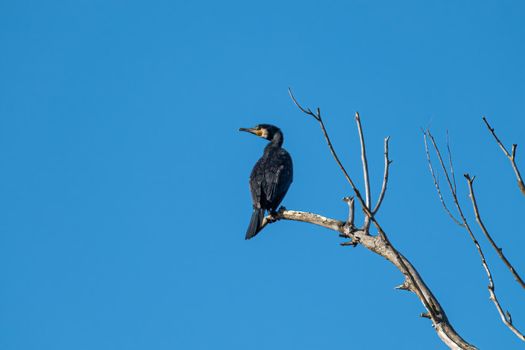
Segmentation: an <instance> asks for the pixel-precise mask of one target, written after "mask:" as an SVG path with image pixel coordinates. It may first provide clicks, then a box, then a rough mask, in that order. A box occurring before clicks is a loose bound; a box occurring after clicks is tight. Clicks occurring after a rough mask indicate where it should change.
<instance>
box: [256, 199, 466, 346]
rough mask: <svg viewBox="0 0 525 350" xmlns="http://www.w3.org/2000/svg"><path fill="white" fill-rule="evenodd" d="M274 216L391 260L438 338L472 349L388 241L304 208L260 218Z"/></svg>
mask: <svg viewBox="0 0 525 350" xmlns="http://www.w3.org/2000/svg"><path fill="white" fill-rule="evenodd" d="M278 220H292V221H301V222H306V223H310V224H314V225H318V226H321V227H324V228H327V229H329V230H332V231H335V232H338V233H339V235H340V236H343V237H347V238H350V239H351V240H352V241H353V242H358V244H360V245H362V246H363V247H365V248H366V249H368V250H370V251H372V252H374V253H376V254H378V255H380V256H382V257H384V258H385V259H387V260H388V261H390V262H391V263H392V264H394V266H396V267H397V268H398V270H399V271H401V273H402V274H403V275H404V276H405V282H404V283H403V284H402V285H400V286H399V287H397V288H398V289H403V290H408V291H411V292H413V293H415V294H416V295H417V297H418V298H419V299H420V300H421V302H422V304H423V306H424V307H425V308H426V310H427V312H426V313H425V314H422V316H425V317H428V318H430V320H431V321H432V325H433V327H434V329H435V330H436V332H437V334H438V336H439V338H440V339H441V340H442V341H443V342H444V343H445V344H446V345H447V346H448V347H449V348H450V349H476V347H475V346H473V345H471V344H469V343H468V342H467V341H465V340H464V339H463V338H462V337H461V336H460V335H459V334H458V333H457V332H456V330H455V329H454V328H453V327H452V325H451V324H450V322H449V320H448V318H447V315H446V314H445V310H443V308H442V307H441V305H440V303H439V301H438V300H437V299H436V297H435V296H434V294H433V293H432V291H431V290H430V289H429V288H428V286H427V285H426V284H425V282H424V281H423V279H422V278H421V276H420V275H419V273H418V272H417V270H416V269H415V268H414V266H413V265H412V263H411V262H410V261H409V260H408V259H406V258H405V257H404V256H403V255H402V254H401V253H399V252H398V251H397V250H396V249H395V248H394V246H393V245H392V244H391V243H390V242H386V241H385V240H383V238H382V237H381V236H379V235H377V236H372V235H369V234H368V233H367V232H366V231H364V230H362V229H356V228H353V227H352V226H351V225H348V224H347V223H345V222H343V221H340V220H336V219H332V218H329V217H325V216H322V215H319V214H314V213H309V212H304V211H296V210H286V209H284V208H281V210H279V211H278V212H277V213H276V214H274V215H272V216H268V217H266V218H265V220H264V222H263V227H264V226H265V225H267V224H269V223H271V222H275V221H278Z"/></svg>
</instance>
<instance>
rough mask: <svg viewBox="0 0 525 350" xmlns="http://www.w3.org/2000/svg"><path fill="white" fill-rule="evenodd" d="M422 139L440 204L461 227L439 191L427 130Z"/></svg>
mask: <svg viewBox="0 0 525 350" xmlns="http://www.w3.org/2000/svg"><path fill="white" fill-rule="evenodd" d="M423 140H424V142H425V153H426V155H427V163H428V167H429V169H430V174H431V175H432V180H434V187H435V188H436V191H437V194H438V196H439V200H440V201H441V205H442V206H443V208H444V209H445V211H446V212H447V214H448V216H450V218H451V219H452V220H453V221H454V222H455V223H456V224H458V225H459V226H461V227H463V224H462V223H461V222H460V221H459V220H458V219H456V217H455V216H454V215H453V214H452V212H451V211H450V209H449V208H448V206H447V204H446V202H445V199H444V198H443V194H442V193H441V186H440V185H439V181H438V179H437V176H436V173H435V172H434V167H433V166H432V160H431V158H430V151H429V150H428V142H427V132H426V131H424V132H423ZM453 192H454V193H456V189H455V188H454V191H453Z"/></svg>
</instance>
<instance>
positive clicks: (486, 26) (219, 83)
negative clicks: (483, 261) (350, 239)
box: [0, 0, 525, 350]
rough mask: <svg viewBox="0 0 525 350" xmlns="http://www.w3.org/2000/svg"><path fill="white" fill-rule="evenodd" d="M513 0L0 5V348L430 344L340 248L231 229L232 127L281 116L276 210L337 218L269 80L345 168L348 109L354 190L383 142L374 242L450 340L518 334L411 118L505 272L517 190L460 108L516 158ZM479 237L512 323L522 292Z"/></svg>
mask: <svg viewBox="0 0 525 350" xmlns="http://www.w3.org/2000/svg"><path fill="white" fill-rule="evenodd" d="M524 17H525V5H523V3H522V2H520V1H470V2H469V1H448V2H446V1H424V2H423V1H395V2H393V1H297V2H282V1H264V2H246V1H237V2H235V1H143V2H136V1H107V0H104V1H24V0H21V1H4V2H2V3H1V4H0V48H1V54H0V180H1V181H0V194H1V196H0V212H1V213H2V214H1V218H0V280H1V282H0V283H1V285H0V329H1V330H2V331H1V332H0V333H1V334H0V348H1V349H6V350H15V349H16V350H19V349H24V350H25V349H53V350H61V349H64V350H66V349H67V350H71V349H99V350H105V349H108V350H109V349H126V350H127V349H232V350H233V349H304V350H306V349H385V348H389V349H444V348H445V346H444V345H443V344H442V343H441V342H440V340H439V339H438V337H437V335H436V334H435V332H434V330H433V329H432V327H431V323H430V321H429V320H427V319H422V318H420V317H418V315H419V313H421V312H422V311H424V310H423V307H422V305H421V303H420V302H419V300H417V299H416V297H415V296H414V295H411V294H409V293H406V292H402V291H396V290H394V286H396V285H398V284H400V283H401V282H402V276H401V274H400V273H399V272H398V271H397V270H396V269H395V268H393V266H392V265H391V264H390V263H388V262H387V261H385V260H384V259H382V258H380V257H378V256H376V255H374V254H371V253H370V252H368V251H367V250H365V249H363V248H362V247H358V248H355V249H352V248H343V247H340V246H339V243H340V242H341V240H340V239H339V238H338V237H337V235H336V234H335V233H333V232H331V231H328V230H325V229H322V228H318V227H313V226H309V225H306V224H300V223H292V222H280V223H278V224H275V225H272V226H270V227H268V228H266V229H265V230H264V231H263V232H262V233H261V234H260V235H259V236H257V237H256V238H255V239H253V240H251V241H245V240H244V234H245V230H246V227H247V225H248V221H249V217H250V214H251V202H250V195H249V190H248V176H249V173H250V171H251V168H252V166H253V164H254V163H255V161H256V160H257V159H258V157H259V156H260V155H261V153H262V149H263V147H264V145H265V142H264V141H263V140H260V139H257V138H256V137H254V136H253V135H249V134H244V133H239V132H238V128H239V127H249V126H253V125H255V124H258V123H274V124H276V125H278V126H280V127H281V128H282V129H283V131H284V134H285V147H286V148H287V149H288V150H289V152H290V153H291V155H292V156H293V159H294V165H295V179H294V183H293V184H292V187H291V188H290V191H289V193H288V195H287V197H286V198H285V200H284V202H283V204H284V205H285V206H286V207H287V208H289V209H297V210H308V211H314V212H318V213H321V214H324V215H327V216H330V217H334V218H340V219H344V218H345V215H346V211H347V208H346V207H345V204H344V203H343V202H342V201H341V198H342V197H343V196H346V195H349V194H351V192H350V189H349V186H348V185H347V184H346V183H345V181H344V179H343V177H342V175H341V174H340V173H339V171H338V168H337V167H336V166H335V164H334V162H333V161H332V159H331V158H330V154H329V152H328V150H327V148H326V146H325V144H324V140H323V139H322V136H321V133H320V130H319V129H318V125H317V124H316V123H315V121H313V120H312V119H308V118H306V117H305V116H303V115H302V114H301V113H300V112H299V111H298V110H297V109H296V108H295V107H294V106H293V104H292V102H291V101H290V99H289V97H288V95H287V88H288V87H289V86H290V87H292V88H293V89H294V91H295V93H296V95H297V97H298V98H299V100H300V101H301V102H302V103H303V104H305V105H307V106H311V107H317V106H320V107H321V108H322V110H323V112H324V117H325V120H326V124H327V128H328V130H329V132H331V134H332V138H333V141H334V145H335V147H336V148H337V149H338V150H339V152H340V153H341V157H342V159H343V161H344V162H345V163H346V164H347V166H348V169H349V170H350V171H351V173H352V175H353V177H354V178H355V179H356V181H357V182H358V183H359V184H361V183H362V182H361V169H360V167H359V146H358V144H359V143H358V139H357V133H356V130H355V126H354V121H353V115H354V113H355V111H359V112H360V113H361V116H362V119H363V123H364V128H365V133H366V137H367V140H368V151H369V162H370V167H371V171H372V184H373V188H372V192H373V195H374V198H376V197H377V195H378V192H379V187H380V183H381V176H382V172H383V168H382V166H383V165H382V164H383V159H382V147H383V138H384V137H385V136H387V135H390V136H391V147H390V150H391V158H392V159H393V160H394V163H393V165H392V168H391V177H390V190H389V192H388V193H387V196H386V199H385V202H384V205H383V208H382V210H381V212H380V215H379V219H380V221H381V223H382V225H383V226H384V228H385V229H386V231H387V233H388V234H389V236H390V238H391V240H392V241H393V243H394V244H395V245H396V246H397V247H398V248H399V249H400V251H401V252H403V254H405V255H406V256H407V257H408V258H409V259H410V260H411V261H412V262H413V263H414V264H415V266H416V267H417V268H418V269H419V272H420V273H421V274H422V276H423V278H424V279H425V281H426V282H427V283H428V284H429V286H430V287H431V288H432V290H433V292H434V293H435V295H436V296H437V297H438V299H439V300H440V302H441V303H442V305H443V307H444V308H445V310H446V311H447V313H448V316H449V318H450V321H451V322H452V324H453V325H454V327H455V328H456V329H457V330H458V332H459V333H460V334H461V335H462V336H464V337H465V339H467V340H468V341H470V342H472V343H474V344H475V345H477V346H479V347H480V348H482V349H496V348H497V349H520V348H523V343H522V342H520V341H519V340H518V339H517V338H516V337H515V336H514V335H513V334H512V333H511V332H510V331H509V330H508V329H507V328H505V327H504V326H503V324H502V323H501V321H500V320H499V316H498V315H497V312H496V310H495V308H494V306H493V304H492V303H491V302H490V301H489V300H488V291H487V288H486V286H487V280H486V276H485V274H484V271H483V270H482V267H481V265H480V263H479V259H478V256H477V253H476V251H475V249H474V247H473V245H472V243H471V242H470V240H469V238H468V237H467V235H466V232H464V231H462V230H461V229H460V228H459V227H458V226H455V225H454V224H453V223H452V222H451V220H450V219H449V218H448V217H447V216H446V215H445V213H444V211H443V210H442V208H441V207H440V203H439V201H438V198H437V195H436V193H435V190H434V187H433V183H432V180H431V178H430V175H429V173H428V168H427V164H426V160H425V155H424V148H423V139H422V134H421V128H426V127H430V128H432V130H433V131H434V133H435V135H436V137H437V139H438V140H439V141H440V142H442V143H443V141H444V139H445V134H446V130H448V131H449V134H450V139H451V146H452V149H453V153H454V159H455V164H456V172H457V174H458V181H459V183H458V187H459V192H460V198H461V200H462V201H464V203H465V204H464V205H465V209H466V212H467V213H468V217H469V219H471V220H472V219H473V216H472V210H471V207H470V206H469V205H468V204H469V202H468V198H467V188H466V183H465V182H464V180H463V178H462V177H461V176H459V175H460V174H463V173H464V172H470V173H471V174H473V175H476V176H477V179H476V183H475V184H476V188H477V195H478V200H479V204H480V209H481V211H482V214H483V215H484V217H485V220H486V224H487V226H488V227H489V229H490V230H491V232H492V233H493V235H494V238H495V239H496V240H497V241H498V243H499V244H500V245H501V246H502V247H503V248H504V251H505V253H506V254H507V255H508V257H509V259H510V260H511V261H512V262H514V264H515V265H516V266H517V267H518V268H519V269H520V268H521V271H522V274H525V257H524V254H523V246H524V245H525V235H524V228H525V224H524V223H523V220H522V219H523V218H522V216H521V215H522V214H523V209H524V208H525V198H524V197H523V196H521V195H520V194H519V192H518V190H517V186H516V184H515V180H514V175H513V173H512V170H511V168H510V165H509V164H508V162H507V160H506V159H505V157H504V156H503V154H502V153H501V152H500V150H499V149H498V148H497V146H496V145H495V143H494V142H493V140H492V139H491V137H490V135H489V134H488V133H487V130H486V129H485V128H484V126H483V124H482V121H481V116H482V115H486V116H487V117H488V118H489V120H490V121H491V122H492V123H493V124H494V126H495V127H496V130H497V132H498V133H499V135H500V136H501V138H502V139H503V140H504V141H505V142H506V144H509V145H510V144H511V143H514V142H515V143H519V144H520V147H518V158H519V160H521V159H523V158H525V132H524V126H525V122H524V117H525V68H524V67H525V65H524V64H523V62H525V46H524V42H525V26H524V24H523V18H524ZM520 165H522V169H523V172H525V162H521V163H520ZM472 223H474V221H472ZM476 232H477V234H478V237H480V238H481V234H480V233H479V232H478V231H476ZM482 244H483V247H484V248H485V250H486V254H487V257H488V260H489V263H490V264H491V266H492V268H493V270H494V273H495V281H496V284H497V292H498V296H499V297H500V299H501V302H502V304H503V307H504V308H505V309H507V308H508V309H509V310H510V311H511V312H512V314H513V316H514V317H513V318H514V321H515V324H516V325H517V326H518V327H521V330H522V331H523V330H525V298H524V295H525V294H524V291H523V290H522V289H521V288H520V287H519V286H518V285H517V284H516V283H515V282H514V281H513V279H512V276H511V275H510V274H509V273H508V271H507V270H506V269H505V268H504V266H503V264H502V263H501V262H500V261H499V260H497V258H496V256H495V254H494V252H493V251H492V250H490V248H489V246H488V244H487V243H486V241H485V240H482Z"/></svg>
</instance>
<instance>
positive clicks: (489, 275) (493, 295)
mask: <svg viewBox="0 0 525 350" xmlns="http://www.w3.org/2000/svg"><path fill="white" fill-rule="evenodd" d="M427 135H428V137H429V138H430V141H431V142H432V145H433V147H434V151H435V152H436V155H437V157H438V159H439V162H440V164H441V170H442V171H443V172H444V173H445V178H446V179H447V184H448V186H449V189H450V192H451V194H452V198H453V200H454V204H455V206H456V210H457V212H458V214H459V216H460V218H461V221H462V223H463V227H464V228H465V230H467V232H468V234H469V236H470V239H471V240H472V243H473V244H474V246H475V247H476V250H477V251H478V254H479V258H480V260H481V264H482V266H483V269H484V270H485V272H486V274H487V279H488V281H489V285H488V289H489V294H490V300H492V302H493V303H494V305H495V306H496V309H497V310H498V313H499V314H500V316H501V318H502V321H503V323H504V324H505V325H506V326H507V327H508V328H509V329H510V330H511V331H512V332H513V333H514V334H515V335H516V336H517V337H518V338H520V339H521V340H523V341H525V338H524V337H523V335H522V334H521V333H520V332H519V331H518V330H517V329H516V328H515V327H514V326H513V325H512V322H509V320H510V318H506V317H505V315H504V314H503V311H502V308H501V305H500V303H499V301H498V298H497V296H496V292H495V285H494V279H493V277H492V272H491V271H490V267H489V265H488V263H487V260H486V259H485V254H484V253H483V250H482V249H481V245H480V244H479V242H478V240H477V239H476V236H475V235H474V232H473V231H472V229H471V228H470V225H469V223H468V221H467V219H466V217H465V215H464V214H463V209H462V208H461V204H460V203H459V200H458V197H457V193H456V190H455V187H454V184H453V183H452V181H451V179H450V176H449V174H448V171H447V167H446V166H445V163H444V162H443V158H442V157H441V152H440V151H439V147H438V145H437V143H436V140H435V139H434V137H433V136H432V134H431V133H430V131H429V130H427ZM465 178H466V179H467V181H468V182H469V183H471V182H472V181H474V178H470V176H469V175H468V174H465Z"/></svg>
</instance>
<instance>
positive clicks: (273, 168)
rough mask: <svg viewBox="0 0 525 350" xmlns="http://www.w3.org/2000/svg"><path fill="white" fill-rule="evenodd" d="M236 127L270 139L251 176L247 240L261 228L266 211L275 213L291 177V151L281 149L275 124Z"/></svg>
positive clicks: (279, 133) (279, 132)
mask: <svg viewBox="0 0 525 350" xmlns="http://www.w3.org/2000/svg"><path fill="white" fill-rule="evenodd" d="M239 130H240V131H247V132H250V133H252V134H254V135H257V136H259V137H262V138H265V139H267V140H269V141H270V143H269V144H268V145H267V146H266V147H265V148H264V153H263V156H262V157H261V158H260V159H259V160H258V161H257V163H255V166H254V167H253V170H252V173H251V175H250V191H251V193H252V203H253V214H252V218H251V220H250V225H249V226H248V230H247V231H246V239H250V238H252V237H253V236H255V235H256V234H257V233H259V231H260V230H261V224H262V221H263V218H264V214H265V211H266V210H267V211H269V212H270V213H274V212H275V211H276V210H277V208H278V207H279V204H281V201H282V200H283V198H284V196H285V195H286V192H287V191H288V188H289V187H290V184H291V183H292V180H293V164H292V157H290V154H288V152H287V151H286V150H285V149H284V148H282V145H283V141H284V137H283V133H282V132H281V130H280V129H279V128H278V127H276V126H273V125H269V124H260V125H257V126H256V127H254V128H250V129H245V128H240V129H239Z"/></svg>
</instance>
